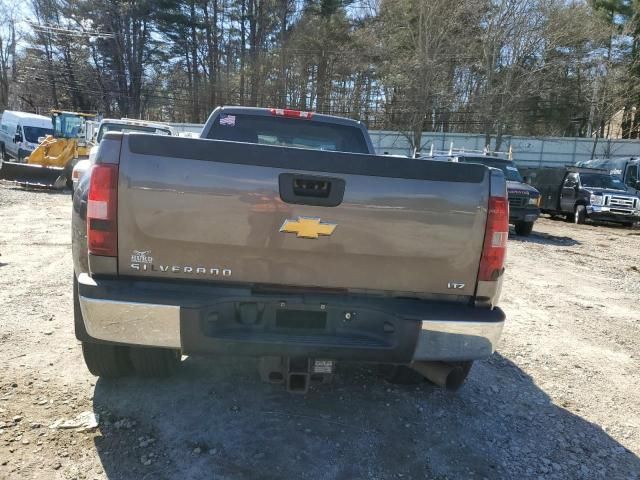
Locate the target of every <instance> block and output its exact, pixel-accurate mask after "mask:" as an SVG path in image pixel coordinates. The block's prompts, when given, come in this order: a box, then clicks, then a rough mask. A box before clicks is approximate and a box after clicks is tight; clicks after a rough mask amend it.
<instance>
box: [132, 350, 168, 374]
mask: <svg viewBox="0 0 640 480" xmlns="http://www.w3.org/2000/svg"><path fill="white" fill-rule="evenodd" d="M129 357H130V358H131V363H132V365H133V369H134V370H135V372H136V373H137V374H138V375H140V376H141V377H149V378H163V377H168V376H170V375H171V374H172V373H173V372H175V371H176V369H177V368H178V365H180V352H179V351H177V350H172V349H169V348H145V347H130V349H129Z"/></svg>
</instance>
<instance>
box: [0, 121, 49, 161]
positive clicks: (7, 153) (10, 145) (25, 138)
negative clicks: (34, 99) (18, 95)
mask: <svg viewBox="0 0 640 480" xmlns="http://www.w3.org/2000/svg"><path fill="white" fill-rule="evenodd" d="M52 134H53V125H52V123H51V117H45V116H42V115H36V114H34V113H27V112H14V111H11V110H5V111H4V113H3V114H2V119H1V120H0V155H1V157H2V160H3V161H8V160H9V159H10V158H14V159H15V160H16V161H18V162H22V161H24V159H25V158H26V157H28V156H29V155H30V154H31V152H33V151H34V150H35V149H36V147H37V146H38V145H39V144H40V143H41V142H42V140H43V139H44V137H46V136H47V135H52Z"/></svg>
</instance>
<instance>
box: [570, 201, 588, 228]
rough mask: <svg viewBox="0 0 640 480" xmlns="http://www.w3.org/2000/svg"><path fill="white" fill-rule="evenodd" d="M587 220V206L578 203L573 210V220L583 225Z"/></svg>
mask: <svg viewBox="0 0 640 480" xmlns="http://www.w3.org/2000/svg"><path fill="white" fill-rule="evenodd" d="M586 220H587V208H586V207H585V206H584V205H576V206H575V209H574V211H573V222H574V223H576V224H578V225H582V224H584V222H585V221H586Z"/></svg>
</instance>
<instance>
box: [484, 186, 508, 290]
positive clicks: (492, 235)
mask: <svg viewBox="0 0 640 480" xmlns="http://www.w3.org/2000/svg"><path fill="white" fill-rule="evenodd" d="M508 236H509V202H508V201H507V199H506V198H504V197H490V198H489V208H488V211H487V229H486V231H485V234H484V246H483V248H482V258H481V259H480V271H479V273H478V280H480V281H495V280H497V279H498V278H499V277H500V275H502V272H503V271H504V259H505V254H506V251H507V238H508Z"/></svg>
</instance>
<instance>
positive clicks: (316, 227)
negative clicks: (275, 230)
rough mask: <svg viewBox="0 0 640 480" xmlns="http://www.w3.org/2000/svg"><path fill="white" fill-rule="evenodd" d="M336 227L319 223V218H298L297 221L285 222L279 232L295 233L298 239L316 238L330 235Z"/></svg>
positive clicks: (333, 224) (331, 224) (332, 224)
mask: <svg viewBox="0 0 640 480" xmlns="http://www.w3.org/2000/svg"><path fill="white" fill-rule="evenodd" d="M336 227H337V225H336V224H335V223H325V222H321V221H320V219H319V218H312V217H298V220H285V221H284V223H283V224H282V226H281V227H280V231H281V232H284V233H295V234H296V235H297V237H298V238H318V237H319V236H320V235H331V234H332V233H333V231H334V230H335V229H336Z"/></svg>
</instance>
